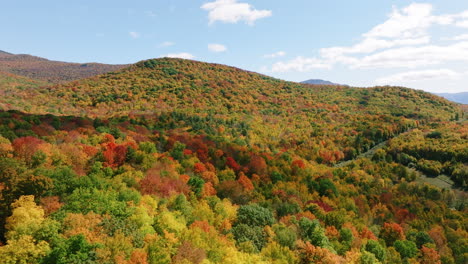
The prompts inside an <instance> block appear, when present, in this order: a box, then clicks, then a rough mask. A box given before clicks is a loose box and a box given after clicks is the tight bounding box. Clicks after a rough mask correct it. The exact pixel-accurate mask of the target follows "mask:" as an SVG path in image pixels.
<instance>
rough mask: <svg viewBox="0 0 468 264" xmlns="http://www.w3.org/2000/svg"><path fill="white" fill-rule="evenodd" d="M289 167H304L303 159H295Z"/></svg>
mask: <svg viewBox="0 0 468 264" xmlns="http://www.w3.org/2000/svg"><path fill="white" fill-rule="evenodd" d="M291 167H292V168H299V169H304V168H305V164H304V161H302V160H295V161H293V162H292V163H291Z"/></svg>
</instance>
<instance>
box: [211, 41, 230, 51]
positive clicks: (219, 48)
mask: <svg viewBox="0 0 468 264" xmlns="http://www.w3.org/2000/svg"><path fill="white" fill-rule="evenodd" d="M208 49H209V50H210V51H211V52H224V51H226V50H227V48H226V46H224V45H221V44H216V43H212V44H208Z"/></svg>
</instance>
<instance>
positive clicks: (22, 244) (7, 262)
mask: <svg viewBox="0 0 468 264" xmlns="http://www.w3.org/2000/svg"><path fill="white" fill-rule="evenodd" d="M49 250H50V247H49V244H48V243H47V242H45V241H41V242H39V243H37V244H36V241H34V239H33V238H32V237H31V236H28V235H25V236H22V237H20V238H18V239H14V240H8V244H7V245H6V246H3V247H0V259H1V262H2V263H4V264H32V263H39V260H40V259H41V258H42V257H44V256H45V255H47V252H48V251H49Z"/></svg>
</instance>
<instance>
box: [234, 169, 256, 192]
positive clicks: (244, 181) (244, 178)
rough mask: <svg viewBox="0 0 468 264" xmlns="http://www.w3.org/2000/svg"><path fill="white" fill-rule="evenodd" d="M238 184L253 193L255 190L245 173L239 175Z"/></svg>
mask: <svg viewBox="0 0 468 264" xmlns="http://www.w3.org/2000/svg"><path fill="white" fill-rule="evenodd" d="M237 182H238V183H239V184H240V185H242V187H244V189H245V190H247V191H252V190H253V189H254V186H253V184H252V181H251V180H250V179H249V178H248V177H247V176H245V174H244V173H243V172H240V173H239V179H238V180H237Z"/></svg>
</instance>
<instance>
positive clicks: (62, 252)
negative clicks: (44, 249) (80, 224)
mask: <svg viewBox="0 0 468 264" xmlns="http://www.w3.org/2000/svg"><path fill="white" fill-rule="evenodd" d="M97 248H98V246H97V245H93V244H90V243H88V241H86V239H85V238H84V236H83V235H76V236H72V237H70V238H68V239H66V240H61V241H57V242H56V244H55V245H54V248H53V250H52V251H50V253H49V254H48V255H47V256H45V258H44V259H43V261H42V263H47V264H49V263H51V264H65V263H93V262H95V261H96V260H97V256H96V251H95V250H96V249H97Z"/></svg>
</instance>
